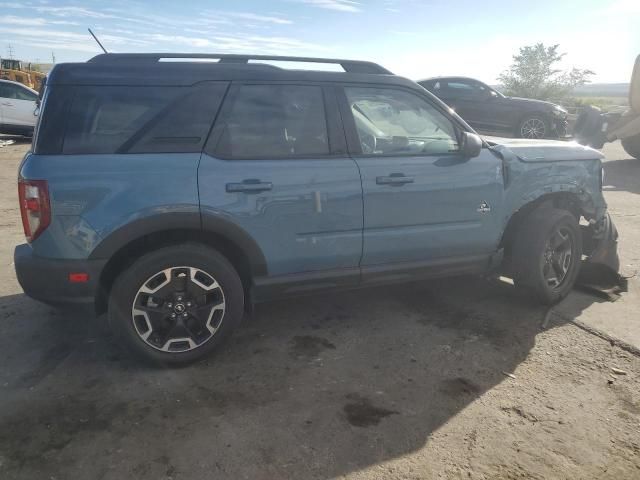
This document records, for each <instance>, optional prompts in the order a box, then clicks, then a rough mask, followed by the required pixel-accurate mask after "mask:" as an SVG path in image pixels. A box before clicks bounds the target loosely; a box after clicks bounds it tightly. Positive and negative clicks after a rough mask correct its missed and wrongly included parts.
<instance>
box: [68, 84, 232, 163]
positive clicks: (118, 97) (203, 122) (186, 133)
mask: <svg viewBox="0 0 640 480" xmlns="http://www.w3.org/2000/svg"><path fill="white" fill-rule="evenodd" d="M225 90H226V84H221V83H212V82H207V83H201V84H199V85H196V86H192V87H124V86H122V87H99V86H90V87H78V88H77V89H76V93H75V97H74V99H73V103H72V106H71V109H70V111H69V115H68V121H67V129H66V134H65V139H64V146H63V152H64V153H72V154H73V153H163V152H164V153H172V152H178V153H187V152H199V151H201V150H202V146H203V144H204V141H205V140H206V137H207V135H208V133H209V130H210V128H211V124H212V122H213V118H214V116H215V114H216V111H217V109H218V107H219V105H220V102H221V100H222V96H223V95H224V92H225Z"/></svg>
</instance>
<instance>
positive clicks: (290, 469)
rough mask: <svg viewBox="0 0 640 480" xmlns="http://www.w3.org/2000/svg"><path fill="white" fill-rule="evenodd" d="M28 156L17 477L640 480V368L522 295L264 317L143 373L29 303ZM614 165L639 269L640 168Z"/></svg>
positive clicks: (314, 306)
mask: <svg viewBox="0 0 640 480" xmlns="http://www.w3.org/2000/svg"><path fill="white" fill-rule="evenodd" d="M26 150H27V146H26V145H17V146H11V147H5V148H0V166H1V167H0V262H1V264H2V270H1V274H2V277H1V278H0V321H1V323H0V332H1V333H2V335H0V478H2V479H7V480H8V479H13V478H24V479H40V478H42V479H58V480H59V479H67V478H69V479H82V478H87V479H88V478H91V479H124V478H126V479H133V478H153V479H163V478H167V479H168V478H173V479H202V478H216V479H222V478H232V479H240V478H250V479H274V478H296V479H311V478H318V479H325V478H334V477H340V478H345V477H348V478H353V479H359V478H368V479H369V478H374V479H390V478H403V479H405V478H407V479H413V478H416V479H417V478H420V479H422V478H465V479H466V478H487V479H489V478H490V479H512V478H536V479H537V478H540V479H542V478H581V479H585V478H592V479H609V478H610V479H637V478H640V434H639V432H640V358H638V357H636V356H634V355H632V354H631V353H628V352H627V351H625V350H621V349H620V348H618V347H615V346H612V345H611V344H610V343H609V342H607V341H605V340H603V339H601V338H599V337H597V336H594V335H591V334H589V333H587V332H585V331H584V330H582V329H580V328H578V327H577V326H575V325H574V324H572V323H570V322H568V321H566V319H565V320H561V319H560V317H558V316H553V317H551V321H550V323H549V324H548V325H547V328H542V324H543V322H544V318H545V313H546V312H545V310H544V309H543V308H541V307H537V306H533V305H531V304H530V303H528V301H527V299H525V298H522V297H520V296H518V295H516V294H515V293H514V292H513V291H512V287H511V286H509V285H507V284H502V283H491V284H490V283H487V282H484V281H482V280H479V279H473V278H464V279H452V280H447V281H440V282H434V283H425V284H420V285H411V286H397V287H393V288H378V289H374V290H361V291H356V292H346V293H343V294H338V295H331V296H318V297H309V298H301V299H296V300H291V301H287V302H275V303H270V304H265V305H262V306H260V307H259V309H258V311H257V314H256V316H255V318H253V319H251V320H248V321H246V322H245V323H244V325H243V327H242V328H241V329H240V330H239V331H238V332H237V334H236V335H235V336H234V337H233V338H232V340H231V341H230V342H229V344H228V345H227V346H226V348H223V349H222V350H221V351H219V352H218V353H217V354H216V355H215V356H214V357H212V358H210V359H209V360H208V361H206V362H204V363H200V364H198V365H195V366H192V367H189V368H184V369H180V370H168V371H164V370H157V369H156V370H154V369H150V368H147V367H144V366H141V365H140V364H139V363H137V362H135V361H132V360H131V359H130V358H129V357H128V356H127V355H126V354H124V353H123V352H122V351H121V350H120V348H119V347H118V345H115V344H114V342H113V340H112V338H111V337H110V335H109V333H108V331H107V330H106V329H105V327H104V318H95V317H94V316H92V315H90V314H86V313H80V312H76V313H62V312H59V311H55V310H52V309H51V308H49V307H46V306H43V305H40V304H38V303H36V302H34V301H32V300H30V299H28V298H26V297H25V296H24V295H23V294H22V293H21V290H20V287H19V286H18V284H17V282H16V280H15V276H14V272H13V265H12V250H13V246H14V245H15V244H16V243H19V242H22V241H23V240H22V233H21V226H20V224H19V214H18V211H17V200H16V188H15V177H16V168H17V165H18V162H19V159H20V157H21V156H22V155H23V153H24V152H25V151H26ZM606 153H607V157H608V160H609V161H608V162H607V164H606V165H607V184H608V185H610V187H609V188H608V190H607V198H608V200H609V202H610V205H611V209H612V211H613V212H614V215H615V216H616V217H615V218H616V222H617V224H618V226H619V229H620V231H621V235H622V244H621V251H622V258H623V263H624V265H625V268H626V269H627V270H633V269H635V268H638V266H640V250H639V248H638V245H640V222H639V220H640V196H639V195H640V162H637V161H634V160H630V159H627V157H626V156H625V155H624V153H623V152H622V150H621V149H620V147H619V146H617V145H614V146H609V147H607V149H606ZM594 302H595V299H594ZM611 305H614V304H611ZM589 307H590V305H589V304H588V303H587V304H581V308H583V309H588V308H589ZM572 313H573V315H575V316H577V315H578V314H580V311H575V312H572ZM565 316H566V313H565ZM611 367H617V368H619V369H622V370H624V371H626V372H627V375H613V374H612V371H611Z"/></svg>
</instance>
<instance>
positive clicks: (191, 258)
mask: <svg viewBox="0 0 640 480" xmlns="http://www.w3.org/2000/svg"><path fill="white" fill-rule="evenodd" d="M243 312H244V290H243V287H242V282H241V280H240V277H239V276H238V273H237V272H236V270H235V269H234V268H233V266H232V265H231V263H229V261H228V260H227V259H226V258H225V257H224V256H223V255H221V254H220V253H218V252H217V251H215V250H213V249H211V248H208V247H205V246H203V245H200V244H197V243H184V244H180V245H175V246H170V247H164V248H161V249H158V250H156V251H153V252H151V253H148V254H146V255H144V256H142V257H140V258H139V259H138V260H136V261H135V262H134V263H133V264H132V265H131V266H130V267H128V268H127V269H126V270H124V271H123V272H122V273H121V274H120V275H119V276H118V277H117V278H116V280H115V282H114V284H113V288H112V289H111V293H110V295H109V307H108V318H109V323H110V325H111V327H112V329H113V330H114V332H115V333H116V335H117V337H118V338H119V339H120V340H121V341H122V343H123V344H124V345H125V346H126V347H128V348H129V349H130V350H131V351H133V352H134V353H135V354H137V355H139V356H141V357H143V358H144V359H146V360H148V361H151V362H153V363H156V364H163V365H186V364H189V363H192V362H194V361H196V360H199V359H201V358H203V357H205V356H207V355H208V354H210V353H211V352H212V351H213V350H215V349H216V348H217V347H218V346H219V345H220V344H221V343H222V342H223V341H224V339H225V338H226V337H227V336H228V335H229V334H230V333H231V332H232V331H233V330H234V329H235V328H236V327H237V326H238V324H239V323H240V320H241V319H242V316H243Z"/></svg>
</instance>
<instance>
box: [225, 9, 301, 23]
mask: <svg viewBox="0 0 640 480" xmlns="http://www.w3.org/2000/svg"><path fill="white" fill-rule="evenodd" d="M221 15H222V16H225V15H226V16H229V17H232V18H239V19H242V20H250V21H253V22H265V23H275V24H278V25H289V24H291V23H293V22H292V21H291V20H289V19H287V18H282V17H276V16H270V15H257V14H255V13H246V12H221Z"/></svg>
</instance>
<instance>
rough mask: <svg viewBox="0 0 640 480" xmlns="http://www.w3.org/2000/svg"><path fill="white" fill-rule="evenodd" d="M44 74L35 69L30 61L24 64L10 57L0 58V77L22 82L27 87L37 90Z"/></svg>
mask: <svg viewBox="0 0 640 480" xmlns="http://www.w3.org/2000/svg"><path fill="white" fill-rule="evenodd" d="M45 76H46V75H45V74H44V73H42V72H39V71H37V70H35V67H34V66H32V65H31V63H27V64H24V63H23V62H21V61H20V60H14V59H12V58H2V59H0V79H2V80H12V81H14V82H18V83H22V84H23V85H26V86H27V87H29V88H32V89H34V90H39V89H40V85H41V84H42V80H44V78H45Z"/></svg>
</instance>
